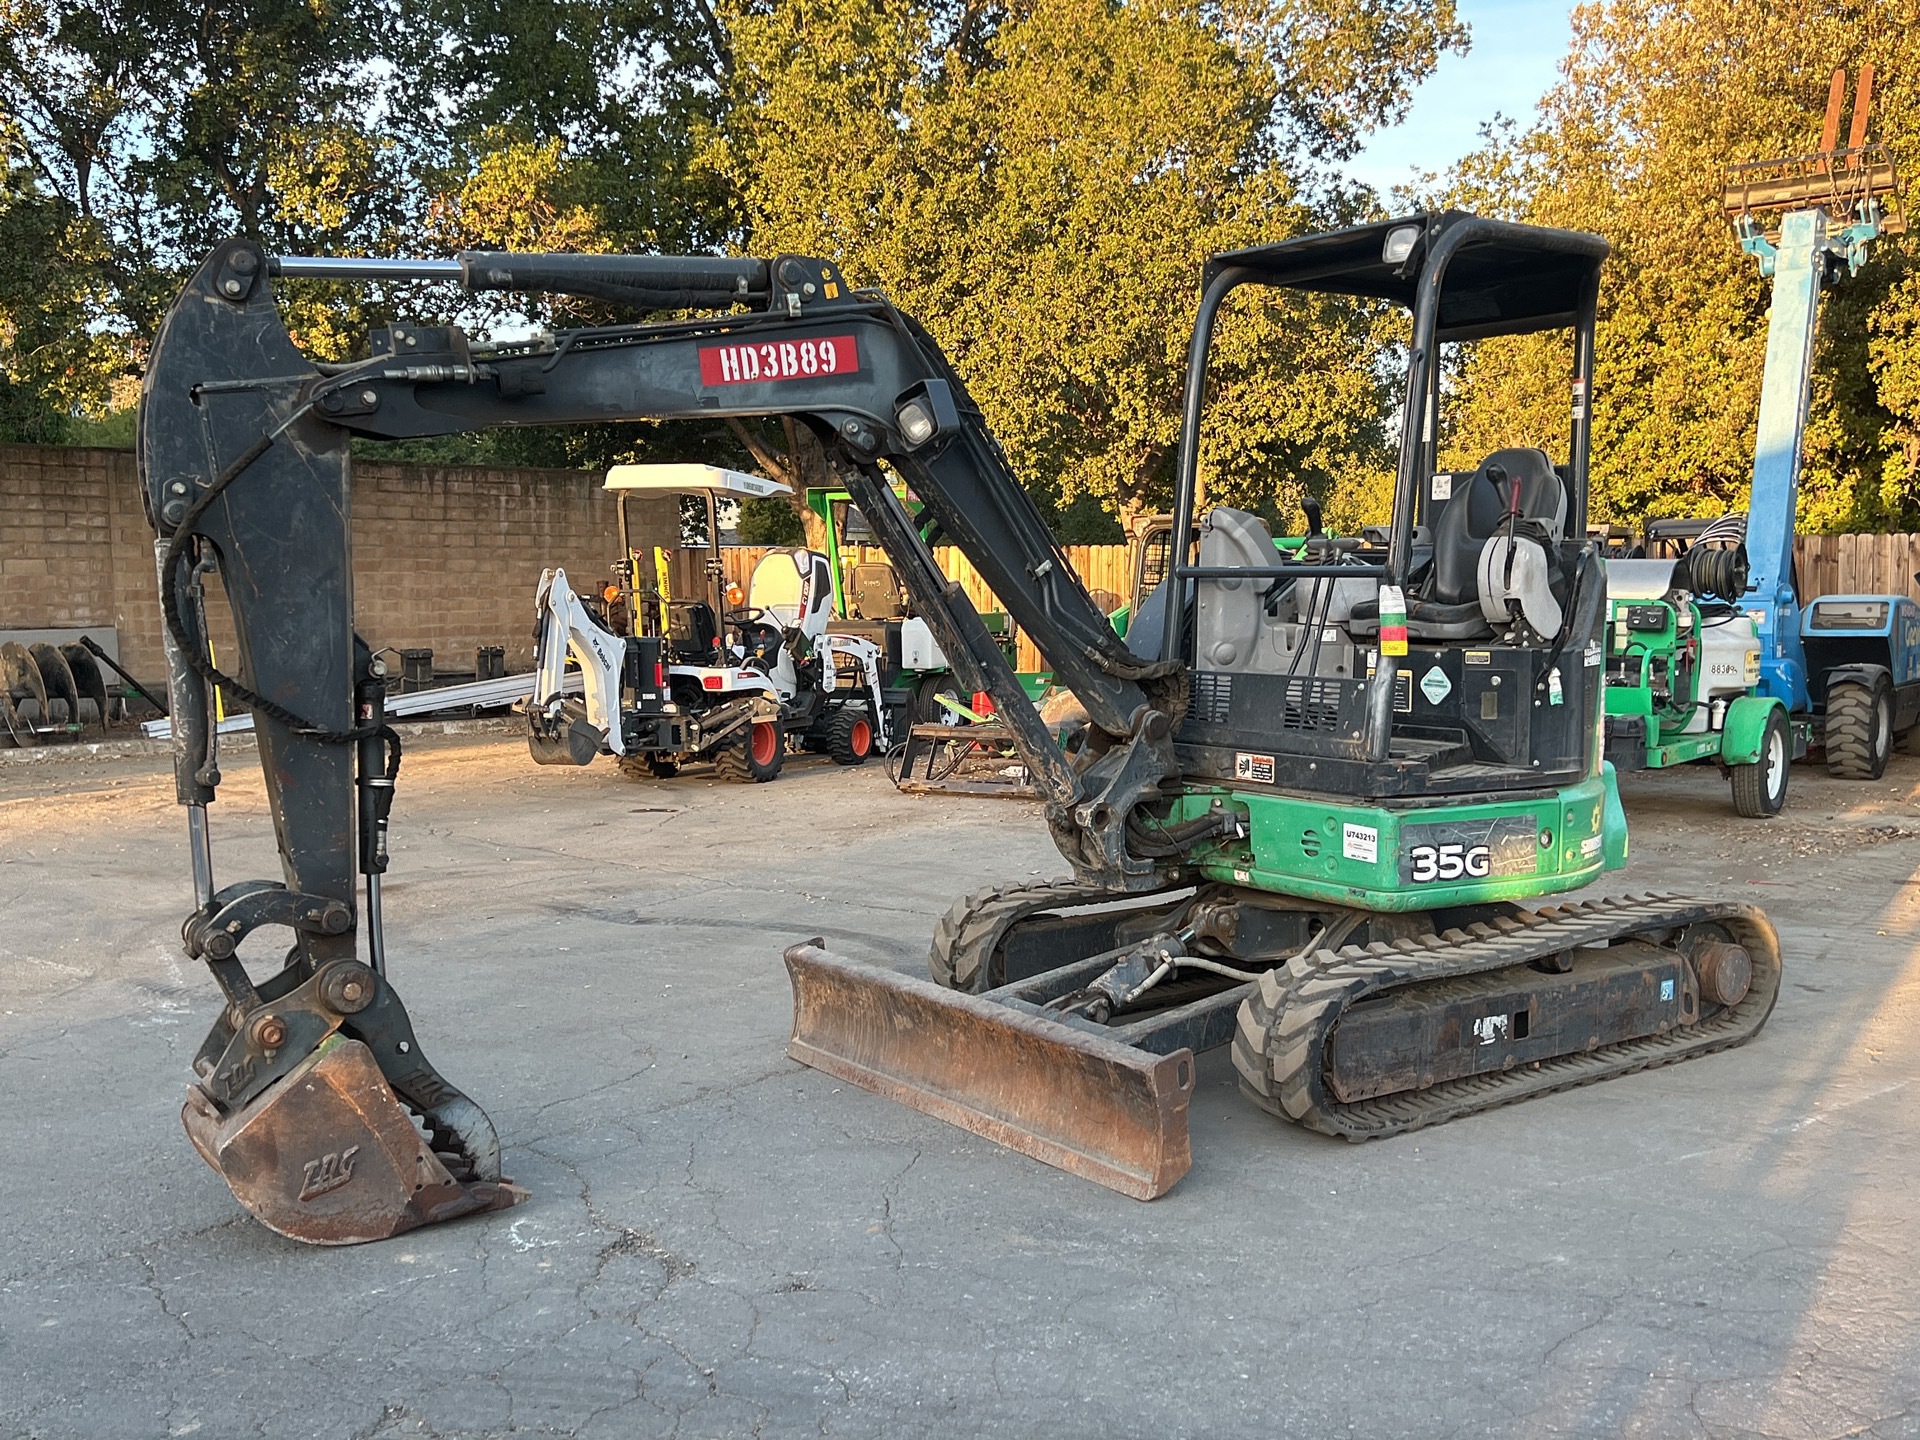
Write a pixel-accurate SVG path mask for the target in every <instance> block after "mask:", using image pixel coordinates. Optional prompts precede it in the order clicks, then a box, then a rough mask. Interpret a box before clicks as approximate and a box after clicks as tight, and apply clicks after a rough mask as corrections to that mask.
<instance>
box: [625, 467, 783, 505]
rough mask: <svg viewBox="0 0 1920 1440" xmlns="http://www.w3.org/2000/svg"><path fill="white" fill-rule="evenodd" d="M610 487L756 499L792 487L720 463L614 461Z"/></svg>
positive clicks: (781, 493)
mask: <svg viewBox="0 0 1920 1440" xmlns="http://www.w3.org/2000/svg"><path fill="white" fill-rule="evenodd" d="M606 488H607V489H609V490H651V491H654V492H656V493H660V494H666V493H668V492H675V493H681V494H686V493H692V494H701V493H705V494H709V495H730V496H732V497H734V498H735V499H738V500H759V499H763V498H764V497H766V496H768V495H791V494H792V493H793V487H791V486H789V485H782V484H781V483H780V482H779V481H778V480H768V479H766V478H765V477H763V476H760V475H749V474H748V473H747V472H746V471H744V470H729V469H727V468H726V467H724V466H721V465H696V464H679V465H615V466H613V467H612V468H610V469H609V470H608V471H607V483H606Z"/></svg>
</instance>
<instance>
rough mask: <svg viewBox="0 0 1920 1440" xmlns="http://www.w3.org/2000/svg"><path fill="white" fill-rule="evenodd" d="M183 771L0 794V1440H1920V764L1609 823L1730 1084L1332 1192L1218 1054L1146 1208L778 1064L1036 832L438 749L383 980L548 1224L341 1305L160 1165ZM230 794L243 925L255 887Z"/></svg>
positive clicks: (333, 1254)
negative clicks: (1764, 939)
mask: <svg viewBox="0 0 1920 1440" xmlns="http://www.w3.org/2000/svg"><path fill="white" fill-rule="evenodd" d="M160 766H161V762H159V761H158V760H155V759H153V758H135V759H125V760H93V761H74V762H67V763H61V764H21V765H4V766H0V917H4V923H3V924H0V1008H3V1009H4V1014H0V1093H4V1095H5V1096H6V1098H7V1102H8V1103H7V1106H6V1114H5V1118H4V1119H0V1222H3V1223H4V1237H5V1244H4V1250H3V1251H0V1434H4V1435H9V1436H69V1435H79V1436H114V1437H144V1436H183V1435H189V1434H199V1435H204V1436H209V1437H222V1440H224V1437H233V1436H245V1435H249V1434H259V1435H262V1436H269V1437H280V1436H308V1435H312V1436H326V1437H345V1436H364V1437H373V1436H381V1437H389V1436H441V1437H456V1436H457V1437H479V1436H499V1435H519V1434H527V1435H579V1436H613V1437H619V1436H650V1435H670V1434H671V1435H681V1436H698V1437H706V1436H715V1437H718V1436H743V1435H749V1434H758V1435H767V1436H790V1435H812V1434H820V1435H836V1436H849V1435H853V1436H885V1437H899V1436H918V1435H930V1436H943V1437H944V1436H970V1435H984V1434H996V1435H1003V1436H1027V1435H1046V1436H1049V1437H1074V1436H1101V1437H1117V1436H1153V1437H1170V1436H1240V1435H1246V1436H1262V1437H1270V1436H1281V1435H1285V1436H1305V1437H1320V1436H1328V1435H1338V1434H1357V1435H1365V1436H1394V1435H1410V1436H1442V1435H1460V1436H1483V1435H1496V1436H1535V1435H1618V1434H1630V1435H1649V1436H1672V1435H1694V1434H1699V1435H1709V1436H1747V1435H1767V1436H1782V1437H1816V1436H1840V1435H1861V1434H1865V1435H1874V1436H1895V1435H1920V1409H1916V1408H1915V1402H1916V1399H1917V1398H1920V1301H1916V1298H1915V1268H1914V1261H1915V1252H1916V1249H1920V1238H1917V1232H1916V1221H1920V1151H1917V1150H1916V1146H1915V1142H1914V1139H1913V1136H1914V1133H1915V1130H1916V1126H1917V1124H1920V1084H1916V1083H1915V1082H1916V1079H1920V1042H1917V1041H1916V1036H1915V1028H1914V1027H1915V1021H1916V1002H1917V1001H1920V958H1917V957H1920V949H1917V948H1916V941H1917V940H1920V888H1917V887H1916V879H1920V803H1917V802H1920V761H1914V760H1908V759H1905V758H1901V759H1899V760H1898V761H1897V762H1896V766H1895V769H1894V770H1893V771H1892V772H1890V773H1889V775H1888V777H1887V779H1886V781H1885V782H1883V783H1881V784H1879V785H1875V786H1861V785H1843V784H1840V783H1838V782H1832V781H1828V780H1827V779H1826V778H1825V776H1824V775H1821V774H1818V773H1817V772H1814V771H1812V770H1809V769H1807V768H1805V767H1802V768H1801V769H1799V770H1798V771H1796V773H1795V776H1794V782H1793V784H1794V796H1793V800H1792V806H1793V808H1792V811H1791V814H1790V817H1789V818H1786V819H1782V820H1779V821H1776V822H1772V823H1758V822H1740V821H1737V820H1735V819H1734V818H1733V817H1732V815H1731V813H1730V811H1729V809H1728V805H1727V798H1726V788H1725V786H1724V784H1722V783H1721V782H1719V781H1718V780H1717V778H1716V777H1714V775H1713V774H1712V773H1711V772H1705V773H1700V774H1689V775H1686V776H1666V777H1657V778H1655V777H1640V778H1635V779H1633V780H1631V781H1630V783H1629V785H1628V787H1627V788H1628V809H1629V813H1630V816H1631V819H1632V823H1633V834H1634V848H1633V865H1632V868H1631V869H1630V870H1629V871H1628V872H1627V873H1626V875H1625V876H1624V877H1615V880H1616V883H1615V884H1614V885H1613V886H1612V887H1611V888H1614V889H1633V888H1642V889H1645V888H1690V889H1695V890H1698V891H1701V892H1708V893H1721V894H1733V895H1739V896H1744V897H1752V898H1757V899H1759V900H1760V901H1762V903H1764V904H1765V905H1766V906H1767V907H1768V909H1769V910H1770V911H1771V913H1772V914H1773V915H1774V917H1775V918H1776V920H1777V922H1778V923H1779V925H1780V928H1781V931H1782V933H1783V935H1784V938H1785V941H1786V948H1787V953H1788V956H1789V961H1788V963H1789V971H1788V977H1787V984H1786V986H1785V989H1784V993H1783V998H1782V1000H1781V1002H1780V1006H1779V1009H1778V1011H1777V1012H1776V1013H1775V1016H1774V1019H1773V1021H1772V1023H1771V1024H1770V1026H1769V1027H1768V1029H1767V1030H1766V1032H1765V1033H1764V1034H1763V1035H1762V1036H1761V1037H1760V1039H1759V1040H1758V1041H1757V1042H1755V1043H1754V1044H1752V1045H1750V1046H1748V1047H1747V1048H1745V1049H1743V1050H1739V1051H1735V1052H1732V1053H1730V1054H1727V1055H1722V1056H1717V1057H1712V1058H1709V1059H1705V1060H1701V1061H1698V1062H1695V1063H1692V1064H1688V1065H1683V1066H1679V1067H1677V1068H1673V1069H1669V1070H1662V1071H1658V1072H1654V1073H1651V1074H1647V1075H1642V1076H1636V1077H1632V1078H1628V1079H1624V1080H1620V1081H1615V1082H1613V1083H1611V1084H1608V1085H1604V1086H1599V1087H1596V1088H1591V1089H1587V1090H1582V1091H1578V1092H1574V1093H1571V1094H1567V1095H1562V1096H1557V1097H1552V1098H1548V1099H1544V1100H1537V1101H1533V1102H1531V1103H1528V1104H1525V1105H1521V1106H1518V1107H1515V1108H1512V1109H1507V1110H1502V1111H1499V1112H1496V1113H1494V1114H1491V1115H1487V1116H1483V1117H1478V1118H1475V1119H1471V1120H1466V1121H1462V1122H1459V1123H1456V1124H1454V1125H1451V1126H1448V1127H1446V1128H1444V1129H1442V1130H1438V1131H1432V1132H1424V1133H1421V1134H1419V1135H1416V1136H1410V1137H1406V1138H1404V1139H1400V1140H1394V1141H1387V1142H1380V1143H1375V1144H1371V1145H1364V1146H1358V1147H1352V1146H1347V1145H1343V1144H1340V1143H1338V1142H1334V1141H1329V1140H1325V1139H1322V1138H1320V1137H1317V1136H1313V1135H1308V1134H1302V1133H1298V1132H1294V1131H1291V1130H1289V1129H1287V1128H1284V1127H1282V1126H1280V1125H1278V1124H1276V1123H1274V1122H1272V1121H1270V1120H1269V1119H1268V1118H1266V1117H1265V1116H1264V1115H1262V1114H1260V1113H1259V1112H1257V1111H1255V1110H1253V1109H1252V1108H1251V1107H1250V1106H1248V1105H1247V1104H1245V1103H1243V1102H1242V1101H1241V1100H1240V1099H1239V1098H1238V1096H1237V1093H1236V1091H1235V1089H1234V1086H1233V1083H1232V1079H1231V1068H1230V1066H1229V1065H1228V1064H1227V1063H1226V1060H1225V1056H1224V1054H1221V1053H1216V1054H1214V1055H1212V1056H1209V1057H1207V1058H1206V1059H1205V1060H1204V1061H1203V1063H1202V1066H1201V1085H1200V1090H1199V1093H1198V1096H1197V1099H1196V1102H1195V1106H1194V1116H1193V1141H1194V1150H1195V1163H1194V1167H1193V1171H1192V1173H1191V1174H1190V1175H1189V1176H1188V1177H1187V1178H1186V1180H1184V1181H1183V1182H1182V1183H1181V1184H1180V1186H1179V1187H1178V1188H1177V1189H1176V1190H1175V1191H1174V1192H1173V1193H1172V1194H1171V1195H1169V1196H1167V1197H1166V1198H1164V1199H1162V1200H1159V1201H1157V1202H1155V1203H1153V1204H1151V1205H1142V1204H1138V1203H1135V1202H1133V1201H1130V1200H1125V1199H1121V1198H1119V1197H1117V1196H1115V1195H1112V1194H1110V1193H1108V1192H1106V1191H1104V1190H1101V1189H1098V1188H1096V1187H1094V1186H1092V1185H1090V1184H1087V1183H1085V1182H1082V1181H1078V1180H1074V1179H1071V1178H1069V1177H1067V1176H1065V1175H1062V1174H1060V1173H1057V1172H1055V1171H1052V1170H1049V1169H1047V1168H1045V1167H1043V1166H1040V1165H1038V1164H1036V1163H1034V1162H1032V1161H1029V1160H1026V1159H1023V1158H1020V1157H1018V1156H1015V1155H1012V1154H1009V1153H1007V1152H1005V1151H1002V1150H999V1149H997V1148H995V1147H994V1146H992V1145H990V1144H988V1143H986V1142H985V1141H982V1140H978V1139H976V1138H974V1137H972V1136H968V1135H965V1134H962V1133H961V1132H959V1131H956V1130H953V1129H950V1128H948V1127H946V1126H943V1125H941V1124H939V1123H937V1122H934V1121H932V1120H929V1119H927V1118H925V1117H922V1116H920V1115H918V1114H915V1113H912V1112H910V1111H907V1110H905V1109H901V1108H897V1107H894V1106H891V1105H889V1104H887V1103H885V1102H883V1101H881V1100H879V1099H877V1098H875V1097H873V1096H871V1095H868V1094H866V1093H864V1092H862V1091H859V1090H856V1089H853V1088H851V1087H846V1086H843V1085H840V1084H837V1083H836V1082H834V1081H832V1080H831V1079H829V1078H828V1077H826V1076H824V1075H821V1074H818V1073H816V1072H813V1071H810V1070H805V1069H802V1068H800V1067H797V1066H795V1065H793V1064H791V1063H790V1062H788V1061H787V1060H786V1059H784V1058H783V1055H782V1045H783V1043H784V1041H785V1038H786V1030H787V1023H788V1013H789V1004H788V994H787V987H786V981H785V978H784V973H783V970H782V967H781V964H780V960H779V951H780V949H781V947H782V946H783V945H784V944H785V943H787V942H789V941H791V940H793V939H795V938H799V937H804V936H807V935H810V934H824V935H826V936H828V937H829V938H830V939H831V940H832V941H833V943H834V945H835V946H836V948H838V949H840V950H842V951H844V952H845V953H849V954H852V955H856V956H861V957H865V958H869V959H874V960H879V961H882V962H885V963H889V964H893V965H897V966H899V967H901V968H902V969H907V970H916V971H917V970H918V969H919V967H920V965H921V963H922V959H923V956H924V950H925V945H926V940H927V936H928V934H929V931H930V928H931V925H932V922H933V919H934V917H935V916H936V915H937V914H938V913H939V911H940V910H941V909H943V908H944V907H945V905H946V904H947V903H948V901H949V899H950V898H951V897H952V896H953V895H954V894H955V893H956V892H959V891H961V890H964V889H968V888H972V887H974V886H976V885H977V884H979V883H982V882H985V881H989V880H992V879H996V878H1001V877H1007V876H1023V875H1051V874H1055V873H1058V872H1059V871H1060V869H1061V867H1060V865H1059V862H1058V861H1057V859H1056V858H1055V856H1054V855H1053V853H1052V851H1051V848H1050V846H1049V845H1048V842H1047V841H1046V839H1045V836H1044V832H1043V829H1042V827H1041V825H1040V823H1039V821H1038V818H1037V815H1036V813H1035V811H1034V807H1032V806H1028V805H1020V804H1009V803H1005V802H977V801H976V802H969V801H952V800H947V801H940V800H913V799H906V798H903V797H900V796H897V795H895V794H894V793H893V792H892V791H891V790H890V789H889V788H888V786H887V784H886V781H885V778H884V776H882V775H881V774H880V773H879V771H878V769H877V768H872V767H870V768H868V769H867V770H865V771H861V772H842V771H836V770H834V769H832V768H831V767H822V766H820V765H817V764H816V765H809V766H796V767H794V768H793V769H791V770H789V771H788V773H787V774H786V775H785V776H784V777H783V778H782V779H781V780H780V781H779V782H778V783H776V784H774V785H771V786H767V787H763V788H758V789H752V790H749V789H743V788H733V787H723V786H718V785H715V784H713V783H711V782H710V781H708V780H706V779H704V778H697V777H689V778H685V779H682V780H679V781H675V782H670V783H661V784H654V785H639V784H634V783H632V782H628V781H624V780H622V779H620V778H619V777H618V776H617V775H616V774H615V773H614V772H613V770H612V768H611V767H610V766H602V767H598V768H595V769H593V770H591V771H585V772H577V771H566V770H540V769H536V768H534V767H532V766H531V765H529V764H528V763H527V762H526V759H525V754H524V751H523V750H522V749H521V747H520V745H519V744H518V743H517V742H515V741H513V740H511V739H507V738H501V737H471V736H467V737H451V738H447V739H443V740H439V741H437V742H426V743H417V744H416V745H414V747H413V748H412V750H411V752H410V755H409V759H408V765H407V771H406V774H405V776H404V778H403V789H402V792H401V799H400V803H399V806H398V808H397V810H396V814H395V823H394V844H395V851H396V863H395V870H394V874H393V876H392V879H391V884H390V887H389V890H388V895H389V897H390V898H389V914H390V919H391V926H392V929H391V955H392V964H393V972H394V976H395V979H396V982H397V984H398V985H399V986H400V987H401V993H402V994H403V995H404V996H405V998H406V999H407V1001H408V1003H409V1005H410V1007H411V1008H412V1010H413V1013H414V1016H415V1020H416V1023H417V1025H418V1027H419V1030H420V1033H421V1036H422V1040H423V1042H424V1043H425V1045H426V1046H427V1047H428V1053H429V1054H430V1055H431V1056H432V1057H433V1058H434V1059H435V1060H436V1062H437V1063H438V1064H439V1065H440V1067H441V1068H442V1069H443V1070H444V1071H445V1073H446V1074H447V1075H448V1076H449V1077H450V1078H451V1079H453V1080H454V1081H455V1083H457V1084H459V1085H461V1086H463V1087H464V1088H466V1089H467V1090H468V1091H469V1092H470V1093H471V1094H472V1095H474V1096H475V1097H477V1098H478V1099H479V1100H480V1101H481V1102H482V1103H483V1104H484V1105H485V1106H486V1108H487V1109H488V1110H489V1111H490V1112H491V1113H492V1115H493V1117H494V1119H495V1121H496V1122H497V1123H498V1124H499V1126H500V1129H501V1132H502V1135H503V1137H504V1140H505V1145H506V1151H507V1154H508V1156H509V1161H510V1165H509V1168H510V1171H511V1173H512V1174H513V1175H514V1176H515V1177H516V1178H517V1179H519V1180H520V1181H522V1182H523V1183H525V1184H527V1185H529V1186H530V1187H531V1188H532V1191H533V1200H532V1202H531V1203H530V1204H528V1205H526V1206H524V1207H522V1208H520V1209H518V1210H514V1211H509V1212H506V1213H504V1214H500V1215H494V1216H487V1217H482V1218H478V1219H473V1220H467V1221H463V1222H460V1223H457V1224H453V1225H448V1226H442V1227H439V1228H436V1229H432V1230H428V1231H422V1232H417V1233H416V1234H414V1235H411V1236H407V1237H404V1238H402V1239H400V1240H396V1241H391V1242H388V1243H386V1244H381V1245H373V1246H366V1247H362V1248H358V1249H352V1250H344V1251H327V1250H317V1249H308V1248H303V1247H301V1246H298V1245H295V1244H292V1243H290V1242H287V1241H283V1240H281V1239H279V1238H277V1237H275V1236H274V1235H272V1234H270V1233H269V1232H267V1231H266V1230H264V1229H262V1228H261V1227H259V1226H258V1225H256V1224H254V1223H253V1222H252V1221H251V1220H249V1219H247V1218H245V1217H244V1216H243V1215H242V1214H241V1212H240V1211H239V1210H238V1208H237V1206H236V1205H235V1204H234V1202H233V1201H232V1199H231V1198H230V1197H229V1195H228V1193H227V1191H226V1189H225V1187H224V1186H223V1185H222V1184H221V1183H220V1182H219V1180H218V1179H217V1178H216V1177H215V1176H213V1175H212V1174H211V1173H210V1172H209V1171H207V1170H206V1169H205V1168H204V1167H203V1166H202V1165H201V1163H200V1161H199V1160H198V1159H197V1158H196V1157H195V1155H194V1154H193V1152H192V1150H191V1149H190V1148H189V1147H188V1145H187V1143H186V1141H185V1139H184V1137H183V1136H182V1135H181V1133H180V1128H179V1122H178V1120H177V1118H176V1112H177V1110H178V1106H179V1099H180V1093H181V1088H182V1085H183V1084H184V1081H185V1078H186V1075H187V1060H188V1057H189V1056H190V1054H191V1053H192V1051H193V1049H194V1047H195V1046H196V1045H197V1043H198V1042H199V1039H200V1036H201V1034H202V1032H203V1030H204V1028H205V1025H206V1024H207V1022H208V1020H209V1018H210V1017H211V1014H212V1012H213V1010H214V999H213V997H214V989H213V986H212V984H211V983H210V981H209V980H208V978H207V977H206V976H205V975H204V974H203V973H201V972H200V971H199V970H198V969H197V968H195V967H192V966H189V965H188V964H186V963H185V962H183V961H182V960H181V959H180V958H178V955H177V942H176V941H175V939H174V938H173V936H174V932H175V929H176V926H177V924H178V920H179V916H180V913H181V911H182V910H183V909H184V907H185V904H186V889H187V865H186V856H185V851H184V845H183V843H182V838H181V831H182V823H181V820H180V817H179V812H177V811H176V810H175V809H174V807H173V805H172V801H171V787H170V781H169V780H168V779H167V778H166V777H165V776H163V774H162V773H161V768H160ZM228 768H229V772H230V775H231V779H230V781H229V784H228V785H227V787H226V789H225V790H224V791H223V799H222V802H221V804H220V806H219V807H218V810H217V818H218V820H219V822H220V830H219V834H220V839H219V843H218V848H217V863H218V865H219V869H220V874H221V878H222V880H223V881H226V880H233V879H237V878H242V877H243V876H246V875H272V874H277V873H278V871H277V868H276V867H275V866H274V864H273V862H272V860H271V858H270V855H271V852H270V844H271V832H270V829H269V827H268V824H267V822H266V818H265V815H264V811H263V809H262V807H261V804H260V796H259V784H258V779H257V773H256V772H255V770H254V767H253V764H252V761H251V757H246V756H235V757H232V759H231V763H230V764H229V767H228Z"/></svg>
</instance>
